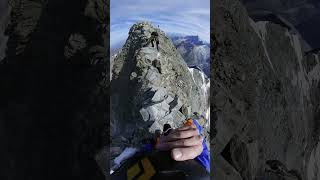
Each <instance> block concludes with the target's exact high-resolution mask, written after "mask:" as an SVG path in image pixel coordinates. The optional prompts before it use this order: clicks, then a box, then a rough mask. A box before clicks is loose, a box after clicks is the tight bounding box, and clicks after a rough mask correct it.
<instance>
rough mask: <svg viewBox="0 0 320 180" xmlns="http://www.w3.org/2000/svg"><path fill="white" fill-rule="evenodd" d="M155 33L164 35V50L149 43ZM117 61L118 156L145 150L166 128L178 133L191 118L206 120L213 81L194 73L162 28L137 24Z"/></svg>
mask: <svg viewBox="0 0 320 180" xmlns="http://www.w3.org/2000/svg"><path fill="white" fill-rule="evenodd" d="M152 32H157V33H158V39H159V50H157V48H156V47H152V46H151V43H148V41H149V39H150V37H151V33H152ZM112 61H113V62H112V63H113V66H112V73H113V74H112V80H111V91H112V93H111V94H112V96H111V107H112V109H111V129H112V132H111V137H112V138H111V139H112V142H111V146H112V147H111V148H112V149H114V150H115V151H112V152H111V153H113V154H112V155H116V154H118V153H119V150H123V148H124V147H126V146H139V145H140V144H141V139H143V138H144V137H145V138H147V137H149V136H151V133H153V132H154V131H155V130H157V129H160V130H162V127H163V125H164V124H165V123H169V124H171V126H172V127H173V128H176V127H178V126H180V125H181V124H182V123H183V121H184V120H185V119H186V118H187V117H191V116H193V115H195V114H196V115H197V117H198V118H201V117H202V118H203V117H205V116H206V113H207V112H208V109H209V102H208V95H209V93H208V88H209V82H208V79H206V78H205V76H203V73H202V72H201V71H199V70H196V69H192V70H190V69H189V68H188V66H187V64H186V63H185V61H184V60H183V58H182V57H181V55H180V54H179V53H178V51H177V50H176V48H175V46H174V45H173V43H172V41H171V40H170V39H169V38H168V37H167V36H166V34H165V33H164V32H163V31H162V30H160V29H159V28H156V27H154V26H152V24H150V23H148V22H140V23H136V24H134V25H133V26H132V27H131V29H130V31H129V36H128V39H127V41H126V43H125V45H124V46H123V48H122V49H121V50H120V51H119V52H118V53H117V54H116V55H115V57H113V59H112ZM199 77H200V78H199ZM201 77H202V78H201Z"/></svg>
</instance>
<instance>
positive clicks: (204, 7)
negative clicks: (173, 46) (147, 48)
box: [110, 0, 210, 46]
mask: <svg viewBox="0 0 320 180" xmlns="http://www.w3.org/2000/svg"><path fill="white" fill-rule="evenodd" d="M110 7H111V35H110V38H111V46H112V45H113V44H115V43H118V41H120V40H121V41H122V40H124V39H125V38H127V34H128V30H129V28H130V27H131V26H132V25H133V24H134V23H135V22H137V21H141V20H147V21H150V22H152V23H153V24H154V25H159V26H160V28H161V29H162V30H164V31H166V32H172V33H181V34H189V35H199V37H200V38H201V39H203V40H205V41H207V42H209V41H210V1H209V0H174V1H172V0H157V1H155V0H135V1H132V0H111V4H110Z"/></svg>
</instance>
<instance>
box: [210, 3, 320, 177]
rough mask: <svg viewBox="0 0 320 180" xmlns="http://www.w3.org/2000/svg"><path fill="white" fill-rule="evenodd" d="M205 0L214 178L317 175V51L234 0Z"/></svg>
mask: <svg viewBox="0 0 320 180" xmlns="http://www.w3.org/2000/svg"><path fill="white" fill-rule="evenodd" d="M211 4H212V12H213V17H215V21H213V24H212V27H213V29H212V31H211V33H212V34H211V37H212V43H211V44H212V46H213V54H212V57H213V61H212V69H213V70H214V71H213V74H212V77H214V79H213V81H212V83H213V84H212V86H213V87H212V90H211V93H212V94H211V98H212V99H211V107H212V108H213V109H212V110H213V111H212V117H213V120H212V122H211V132H212V137H213V138H212V141H211V150H212V151H211V155H212V161H213V164H215V166H213V167H212V168H213V170H212V171H213V172H216V173H213V176H214V177H213V178H214V179H258V180H260V179H261V180H262V179H312V178H314V177H318V175H317V174H316V173H315V172H316V170H315V169H316V167H317V166H316V164H317V160H315V159H316V158H317V157H318V156H317V149H316V144H317V143H318V141H319V128H320V126H319V112H320V111H319V98H320V96H319V90H320V89H319V88H320V84H319V78H320V74H319V73H320V72H319V70H320V69H319V67H320V64H319V60H318V59H319V54H318V53H308V54H304V53H303V52H302V45H301V40H300V39H299V38H300V37H299V36H298V35H296V34H292V33H290V32H289V31H288V30H287V29H286V28H285V27H282V26H280V25H278V24H273V23H270V22H267V21H265V22H253V21H252V20H251V19H250V18H249V17H248V15H247V12H246V10H245V8H244V7H243V6H242V4H241V3H240V2H239V1H237V0H227V1H222V0H215V2H213V3H211ZM270 162H279V163H275V164H281V165H274V163H271V165H270ZM308 167H309V172H308V171H307V169H308Z"/></svg>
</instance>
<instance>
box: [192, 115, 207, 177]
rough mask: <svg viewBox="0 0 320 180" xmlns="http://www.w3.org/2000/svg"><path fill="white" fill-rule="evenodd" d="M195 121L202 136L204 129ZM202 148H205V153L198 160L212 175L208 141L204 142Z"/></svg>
mask: <svg viewBox="0 0 320 180" xmlns="http://www.w3.org/2000/svg"><path fill="white" fill-rule="evenodd" d="M192 120H193V124H194V125H195V126H196V127H197V129H198V130H199V134H202V128H201V126H200V125H199V123H198V121H197V120H195V119H192ZM202 147H203V151H202V153H201V154H200V155H199V156H198V157H196V160H197V161H198V162H199V163H200V164H201V165H202V166H203V167H205V168H206V170H207V171H208V172H209V173H210V153H209V150H208V146H207V144H206V139H204V140H203V141H202Z"/></svg>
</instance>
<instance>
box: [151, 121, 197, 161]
mask: <svg viewBox="0 0 320 180" xmlns="http://www.w3.org/2000/svg"><path fill="white" fill-rule="evenodd" d="M202 141H203V137H201V135H199V132H198V129H197V128H196V127H195V126H194V125H192V126H188V125H184V126H182V127H180V128H178V129H174V130H172V131H171V132H170V134H168V135H167V136H161V137H160V143H159V144H157V145H156V148H157V149H158V150H163V151H167V150H171V156H172V158H173V159H174V160H176V161H185V160H189V159H194V158H196V157H197V156H199V155H200V154H201V153H202V150H203V147H202Z"/></svg>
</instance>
